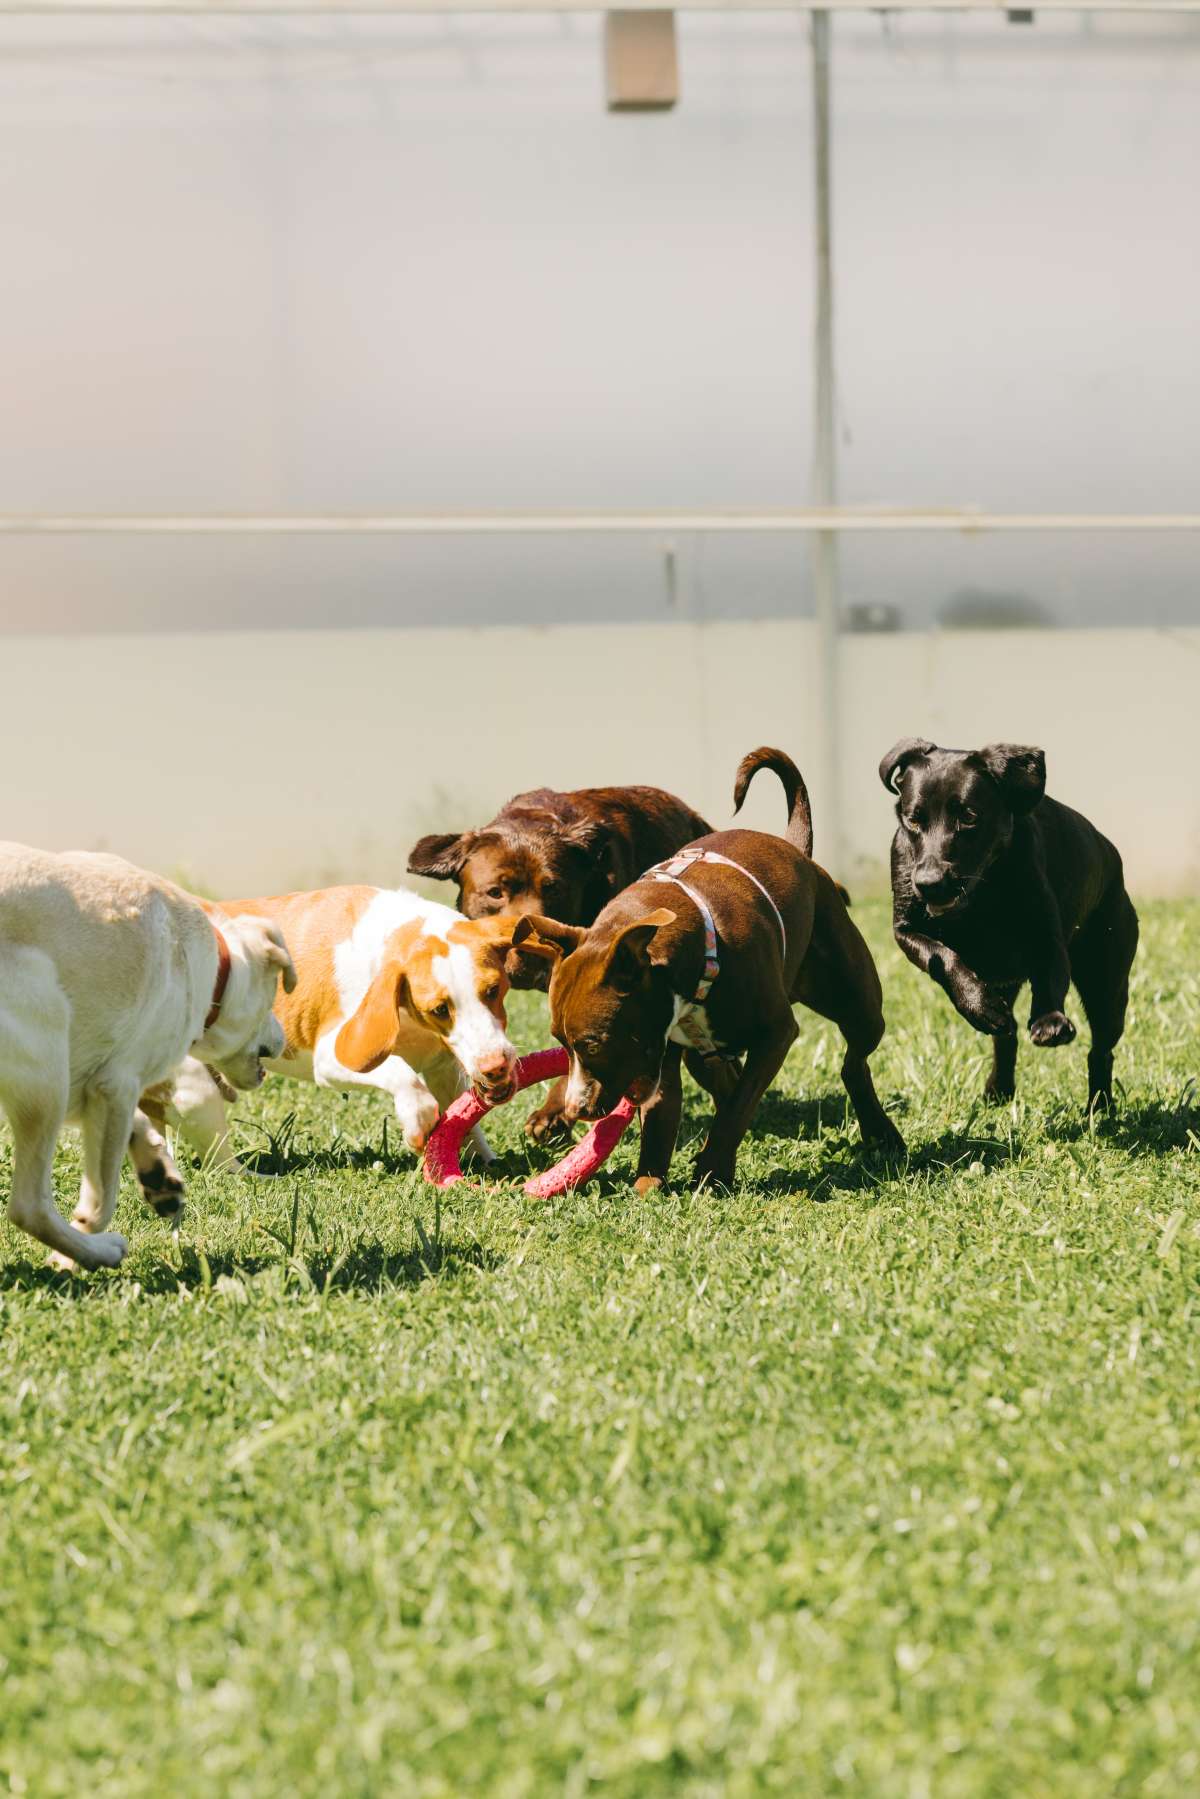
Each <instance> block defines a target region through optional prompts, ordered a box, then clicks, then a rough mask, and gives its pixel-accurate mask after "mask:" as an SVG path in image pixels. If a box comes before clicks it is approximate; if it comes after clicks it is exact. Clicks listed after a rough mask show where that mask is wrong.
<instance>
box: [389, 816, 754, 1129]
mask: <svg viewBox="0 0 1200 1799" xmlns="http://www.w3.org/2000/svg"><path fill="white" fill-rule="evenodd" d="M711 828H712V827H711V826H710V825H708V824H707V823H706V822H705V820H704V819H702V818H701V817H700V814H699V813H698V812H693V811H692V809H691V807H690V806H685V805H684V803H683V801H682V800H677V799H676V798H675V796H674V794H671V793H664V792H663V791H662V789H661V788H660V787H582V788H579V789H578V790H577V791H576V792H574V793H555V792H553V791H552V789H550V788H549V787H538V788H536V789H535V790H534V791H533V792H532V793H519V794H518V795H517V796H516V798H515V799H511V800H509V802H508V804H507V805H506V806H502V807H501V809H500V811H499V812H498V813H497V814H496V816H495V818H493V820H492V822H491V823H490V824H487V825H481V826H480V827H479V828H478V829H477V830H474V831H463V832H461V833H460V834H459V835H457V836H455V835H453V834H452V835H450V836H446V837H422V838H421V840H420V842H419V843H415V844H414V845H413V847H412V851H411V853H410V855H409V858H408V872H409V873H410V874H414V875H428V876H430V877H431V878H432V879H433V880H435V881H457V882H458V908H459V911H460V912H465V913H466V915H467V917H468V918H486V917H488V916H489V915H490V914H492V913H496V912H515V913H518V914H521V913H538V914H541V915H544V916H545V917H547V918H552V919H555V920H557V921H558V922H559V923H561V924H575V925H590V924H591V923H592V921H593V920H594V919H595V917H596V915H597V914H598V913H599V912H600V910H601V908H602V907H604V906H606V905H607V904H608V902H609V900H610V899H611V898H612V897H613V895H614V894H615V893H619V892H620V891H621V889H622V888H623V887H627V886H628V885H629V883H630V881H633V880H636V878H637V876H638V875H640V874H641V873H642V872H643V871H644V870H645V869H647V868H649V867H650V866H651V864H652V863H654V862H659V861H661V860H662V858H663V857H664V856H669V855H670V854H671V851H672V850H678V849H682V848H683V846H684V844H685V843H690V842H691V841H692V839H693V838H694V837H701V836H703V835H704V833H705V832H706V831H709V830H711ZM541 984H542V985H544V986H546V987H548V986H549V984H550V983H549V975H548V974H546V976H545V979H544V981H543V982H542V983H541ZM688 1066H689V1068H691V1070H692V1072H693V1073H694V1074H695V1075H696V1076H697V1078H698V1079H699V1080H700V1082H701V1084H702V1085H707V1086H709V1087H710V1091H711V1081H712V1080H716V1081H717V1082H718V1084H720V1082H721V1077H720V1076H719V1075H713V1076H711V1077H707V1076H706V1075H705V1073H704V1071H703V1069H702V1068H701V1067H700V1065H699V1063H698V1062H697V1061H696V1060H694V1059H689V1062H688ZM565 1088H566V1083H565V1082H563V1081H556V1082H555V1083H554V1085H553V1086H552V1087H551V1089H550V1091H549V1093H548V1094H547V1095H546V1098H545V1101H544V1102H543V1104H542V1105H540V1106H539V1107H538V1109H537V1111H536V1112H534V1113H532V1114H531V1116H530V1117H529V1118H528V1120H527V1121H526V1124H525V1129H526V1131H527V1132H528V1134H529V1135H530V1136H531V1137H533V1138H534V1139H536V1140H537V1141H539V1142H540V1141H542V1140H543V1139H547V1140H548V1139H553V1138H563V1137H569V1136H570V1134H571V1132H570V1126H569V1124H568V1123H567V1121H566V1119H565V1118H564V1115H563V1094H564V1092H565Z"/></svg>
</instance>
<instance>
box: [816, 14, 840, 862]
mask: <svg viewBox="0 0 1200 1799" xmlns="http://www.w3.org/2000/svg"><path fill="white" fill-rule="evenodd" d="M829 40H830V28H829V14H828V13H827V12H823V11H816V12H814V13H813V15H812V73H813V149H814V158H813V171H814V178H815V193H814V207H815V223H816V233H815V250H816V317H815V328H814V332H813V382H814V392H815V396H816V404H815V408H814V414H813V478H812V500H813V505H814V506H818V507H821V508H824V507H829V506H835V505H836V504H837V438H836V395H835V388H834V365H833V224H832V208H831V204H830V162H831V154H830V143H829V123H830V121H829V110H830V109H829ZM813 590H814V593H815V596H816V606H817V642H818V656H817V678H818V683H819V687H820V693H819V696H818V698H819V704H820V708H821V765H822V766H821V772H822V781H821V792H822V795H823V799H822V802H821V805H822V815H821V816H820V817H818V819H817V845H818V849H819V853H820V860H821V861H822V862H823V863H827V864H828V865H829V867H830V868H831V869H832V871H833V872H834V873H835V874H841V873H844V872H845V870H844V866H843V845H844V838H843V832H842V808H841V783H840V781H839V779H838V752H839V746H840V731H839V716H838V715H839V711H840V706H839V693H838V686H839V674H840V658H839V655H838V632H839V629H840V626H841V593H840V589H839V585H838V545H837V533H836V532H835V531H816V532H814V533H813Z"/></svg>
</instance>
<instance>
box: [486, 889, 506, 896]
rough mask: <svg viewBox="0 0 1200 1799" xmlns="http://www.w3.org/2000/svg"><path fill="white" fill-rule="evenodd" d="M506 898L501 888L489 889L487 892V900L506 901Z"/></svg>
mask: <svg viewBox="0 0 1200 1799" xmlns="http://www.w3.org/2000/svg"><path fill="white" fill-rule="evenodd" d="M507 897H508V896H507V895H506V893H505V891H504V889H503V887H489V888H488V890H487V898H488V899H506V898H507Z"/></svg>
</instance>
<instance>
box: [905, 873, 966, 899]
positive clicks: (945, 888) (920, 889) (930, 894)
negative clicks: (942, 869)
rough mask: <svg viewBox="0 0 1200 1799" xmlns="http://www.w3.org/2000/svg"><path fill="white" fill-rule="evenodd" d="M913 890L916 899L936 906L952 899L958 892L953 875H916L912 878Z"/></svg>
mask: <svg viewBox="0 0 1200 1799" xmlns="http://www.w3.org/2000/svg"><path fill="white" fill-rule="evenodd" d="M913 888H914V889H915V891H916V895H917V898H918V899H920V900H925V901H927V902H932V904H933V905H935V906H938V905H941V903H942V902H943V901H944V900H948V899H953V897H954V895H955V894H956V893H957V891H958V884H957V882H956V881H955V879H954V877H953V875H948V874H944V873H943V874H916V875H914V876H913Z"/></svg>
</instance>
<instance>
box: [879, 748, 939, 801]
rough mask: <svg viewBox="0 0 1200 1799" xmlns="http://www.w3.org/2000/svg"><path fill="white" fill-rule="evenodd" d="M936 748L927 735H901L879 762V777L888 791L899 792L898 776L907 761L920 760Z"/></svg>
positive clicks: (900, 774) (901, 773) (907, 763)
mask: <svg viewBox="0 0 1200 1799" xmlns="http://www.w3.org/2000/svg"><path fill="white" fill-rule="evenodd" d="M936 748H937V744H936V743H930V741H929V739H928V737H902V738H901V739H900V741H899V743H894V744H893V745H892V747H891V749H890V750H889V751H888V753H887V755H886V756H885V757H884V758H883V761H882V762H881V763H880V764H879V779H880V780H881V781H882V782H883V784H884V786H885V787H886V788H887V790H888V792H889V793H899V791H900V777H901V776H902V775H903V773H904V771H905V769H906V768H907V767H908V765H909V763H910V762H918V761H920V759H921V757H922V756H928V755H929V753H930V751H931V750H936Z"/></svg>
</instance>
